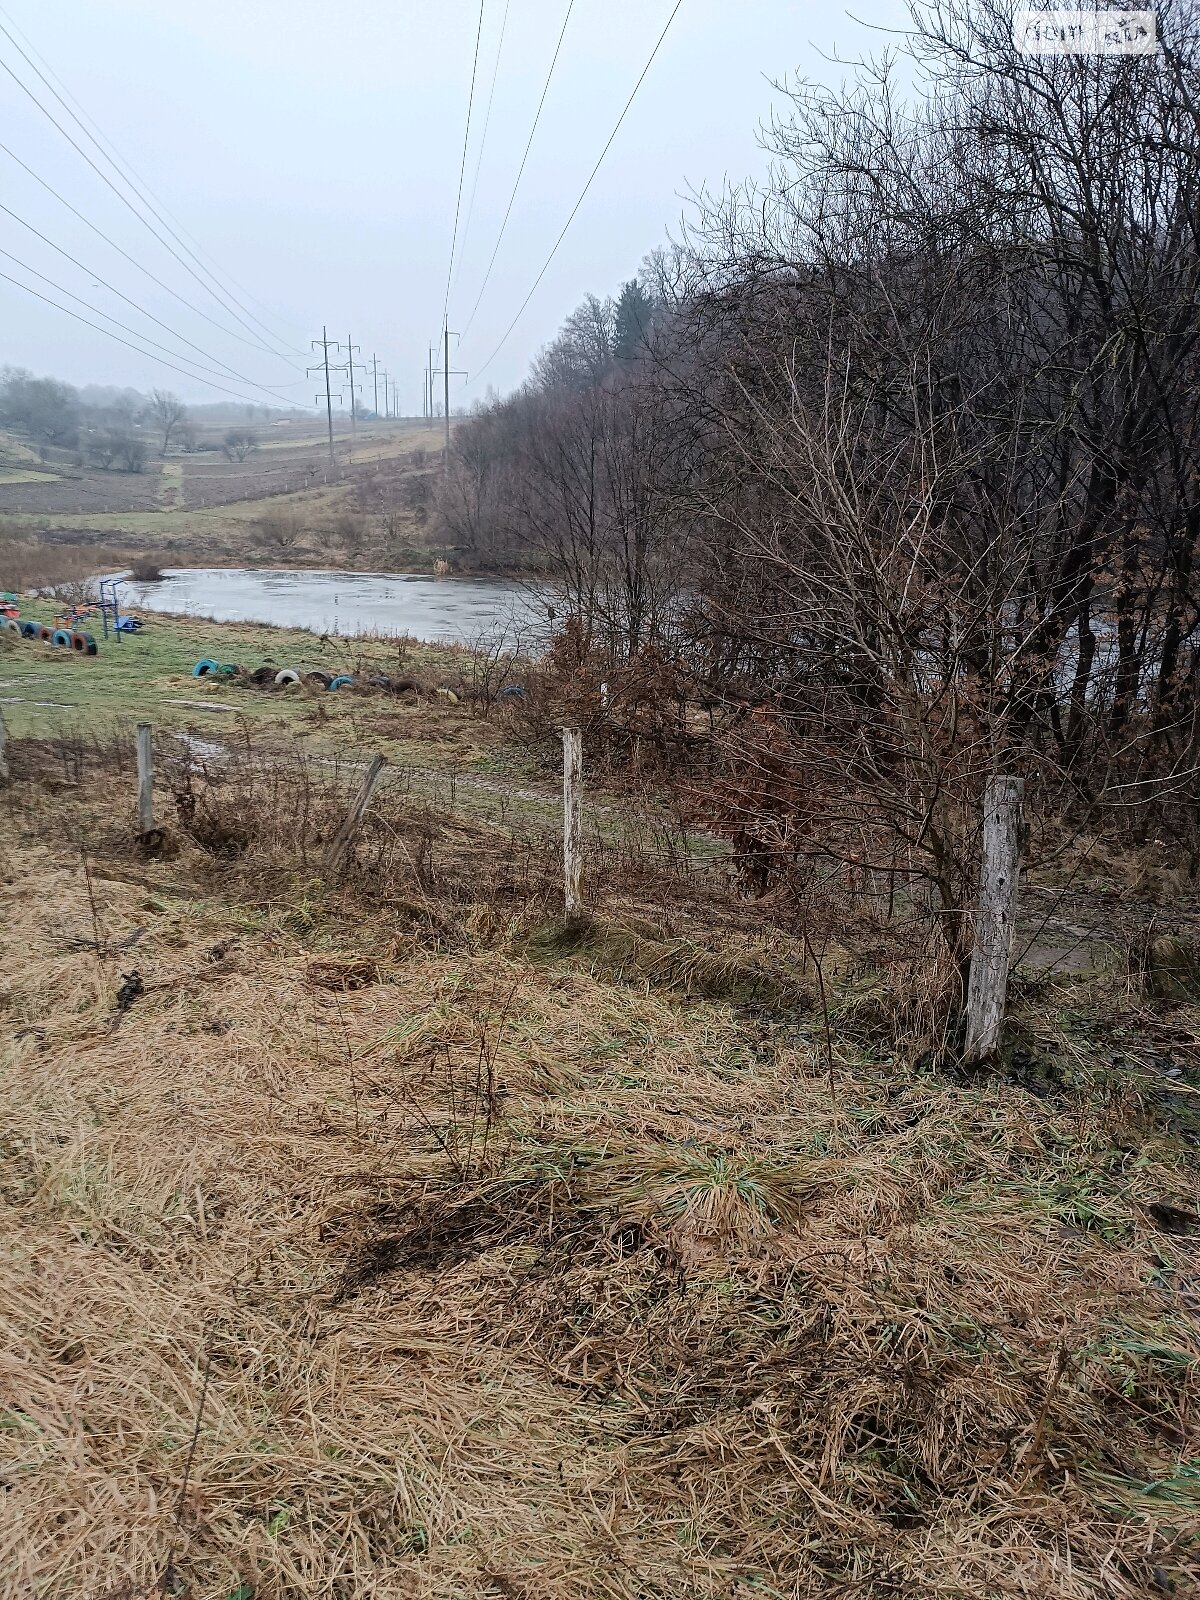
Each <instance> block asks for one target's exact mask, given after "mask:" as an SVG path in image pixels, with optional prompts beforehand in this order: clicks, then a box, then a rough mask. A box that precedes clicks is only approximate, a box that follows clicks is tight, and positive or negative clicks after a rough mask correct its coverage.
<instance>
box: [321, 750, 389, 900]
mask: <svg viewBox="0 0 1200 1600" xmlns="http://www.w3.org/2000/svg"><path fill="white" fill-rule="evenodd" d="M386 766H387V757H386V756H380V755H375V756H372V757H371V765H370V766H369V767H368V768H367V771H366V775H365V776H364V778H363V781H362V783H361V784H360V785H359V788H358V793H357V794H356V795H355V796H354V799H353V800H352V801H351V803H350V809H349V811H347V813H346V820H345V821H344V822H343V823H342V825H341V827H340V828H339V829H338V831H337V833H336V834H335V835H334V837H333V841H332V843H331V844H330V846H329V848H328V850H326V852H325V866H326V869H327V870H328V871H330V872H336V871H337V870H338V868H339V867H340V866H341V864H342V862H343V861H344V860H345V859H346V852H347V851H348V850H349V848H350V846H351V844H352V843H353V842H354V835H355V834H356V833H357V832H358V829H359V825H360V823H361V822H362V819H363V817H364V816H365V815H366V810H367V807H368V806H369V805H370V804H371V796H372V795H373V794H374V793H375V785H376V784H377V783H378V782H379V775H380V773H381V772H382V771H383V769H384V767H386Z"/></svg>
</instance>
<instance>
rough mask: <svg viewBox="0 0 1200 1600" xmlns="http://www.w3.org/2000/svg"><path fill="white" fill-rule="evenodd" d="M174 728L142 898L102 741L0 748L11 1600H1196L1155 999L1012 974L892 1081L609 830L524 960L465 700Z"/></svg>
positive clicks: (32, 740)
mask: <svg viewBox="0 0 1200 1600" xmlns="http://www.w3.org/2000/svg"><path fill="white" fill-rule="evenodd" d="M264 631H265V630H257V632H258V633H259V634H260V635H261V634H263V633H264ZM248 632H249V630H243V636H242V644H243V645H244V644H245V635H246V634H248ZM190 642H194V641H190ZM285 648H286V649H291V650H292V651H293V653H294V651H295V649H296V648H297V645H296V641H292V640H289V641H288V642H287V643H286V646H285ZM180 653H181V655H182V653H183V646H182V644H181V645H180ZM270 653H272V654H274V655H277V656H278V655H279V653H280V651H279V649H275V650H274V651H271V652H270ZM10 661H11V656H6V657H5V658H4V659H3V660H2V661H0V676H7V672H8V667H9V663H10ZM79 665H80V666H81V667H82V665H83V664H82V663H80V664H79ZM421 665H422V671H423V672H424V674H425V676H426V677H427V678H429V679H431V680H432V679H435V678H437V677H438V676H439V675H440V676H441V677H442V678H445V679H448V677H449V673H450V671H451V665H450V664H448V663H447V662H445V661H443V662H442V663H441V665H439V663H438V660H437V658H436V653H433V652H430V653H428V654H427V655H426V656H425V657H424V658H423V660H422V663H421ZM453 670H455V671H457V672H458V673H459V674H460V675H461V671H462V663H461V659H459V660H457V661H456V662H454V663H453ZM173 675H174V680H173V682H172V681H171V680H172V677H173ZM187 685H188V680H187V679H186V678H185V677H184V675H183V667H182V665H181V664H180V663H176V664H175V665H174V666H172V665H171V664H170V663H169V662H164V661H163V660H162V659H161V652H160V658H159V659H158V661H157V664H156V665H155V667H154V672H153V673H152V674H149V673H148V675H147V679H146V687H145V688H143V689H141V690H139V691H138V693H139V694H141V695H143V696H144V698H143V699H141V700H139V702H138V705H139V709H141V708H142V707H143V706H144V707H145V708H146V709H147V710H151V711H152V714H153V715H154V716H155V720H156V722H158V723H159V725H160V733H159V735H158V739H157V752H158V766H157V774H158V791H157V795H156V806H157V820H158V821H159V822H160V823H161V825H162V828H163V838H162V840H161V841H158V842H157V843H156V844H155V845H154V847H153V849H152V850H151V851H150V852H149V853H147V852H146V851H144V850H142V849H141V848H140V847H139V846H138V844H137V843H136V841H135V839H134V831H133V825H132V817H133V796H134V774H133V758H132V750H131V745H130V739H129V733H128V726H129V716H128V712H127V713H126V718H125V721H124V730H125V731H123V732H117V733H115V734H113V735H111V736H110V735H109V734H108V733H107V732H106V731H105V730H104V726H103V724H104V720H105V719H104V718H101V717H98V716H94V717H92V718H91V721H90V726H89V725H86V724H85V723H84V722H82V721H81V720H80V719H79V715H78V713H77V712H75V713H55V714H54V715H55V716H61V717H62V719H63V720H62V721H61V723H60V724H58V725H56V724H55V723H54V722H53V721H51V720H50V719H49V718H44V719H43V720H42V721H41V722H40V724H36V725H35V724H34V723H33V722H32V721H28V722H24V723H22V725H21V727H20V729H19V731H15V732H14V737H13V739H12V741H11V744H10V750H9V755H10V760H11V769H12V781H11V783H10V784H9V786H8V787H7V789H6V790H5V793H4V796H3V805H2V806H0V862H2V864H3V888H2V893H3V898H4V905H3V913H2V914H3V917H4V922H5V926H7V927H8V928H9V930H10V933H12V932H15V931H16V930H19V936H18V937H14V938H10V940H9V941H8V945H7V948H6V959H5V973H4V977H3V980H2V993H0V1023H2V1026H3V1033H4V1043H3V1055H2V1057H0V1062H2V1069H0V1096H2V1099H3V1124H4V1129H5V1133H4V1141H3V1145H2V1147H0V1218H2V1224H3V1230H4V1236H5V1239H6V1241H7V1249H6V1250H5V1252H4V1253H3V1255H2V1256H0V1315H2V1316H3V1319H4V1334H5V1337H4V1339H3V1341H2V1345H0V1350H2V1353H0V1393H2V1394H3V1404H4V1407H5V1410H4V1413H3V1422H4V1427H3V1429H2V1430H0V1476H2V1479H3V1482H4V1485H5V1489H6V1493H5V1497H4V1513H3V1519H2V1520H0V1568H2V1570H4V1571H5V1572H6V1573H8V1574H9V1575H10V1583H11V1584H12V1589H11V1592H13V1593H14V1594H15V1593H21V1594H26V1593H30V1594H32V1593H37V1594H38V1595H40V1596H43V1597H57V1596H63V1597H65V1596H68V1595H71V1596H75V1595H82V1594H87V1595H96V1596H99V1595H106V1596H113V1597H115V1596H118V1595H120V1596H124V1597H128V1600H133V1597H134V1596H138V1597H147V1600H148V1597H149V1596H151V1595H153V1596H160V1597H161V1596H167V1595H173V1596H180V1595H185V1594H187V1595H191V1596H193V1597H194V1600H234V1597H237V1600H249V1597H250V1596H251V1595H261V1596H264V1597H265V1596H273V1595H280V1596H282V1595H301V1594H303V1595H316V1594H330V1595H343V1596H347V1597H349V1596H352V1595H353V1596H360V1595H367V1594H377V1595H380V1596H383V1595H402V1594H403V1595H408V1594H414V1595H415V1594H420V1595H424V1596H446V1597H449V1596H456V1597H458V1596H473V1597H474V1596H478V1597H481V1600H482V1597H485V1596H486V1597H489V1600H495V1597H503V1596H508V1597H521V1600H551V1597H562V1600H567V1597H568V1596H580V1595H587V1596H597V1597H599V1596H604V1597H617V1596H620V1597H628V1600H634V1597H638V1600H641V1597H644V1596H649V1595H657V1596H678V1597H681V1600H682V1597H684V1596H714V1597H715V1596H734V1595H745V1596H749V1595H753V1594H761V1595H768V1596H796V1597H800V1596H824V1595H839V1596H842V1595H846V1596H849V1595H854V1596H856V1597H864V1600H882V1597H885V1596H900V1595H905V1596H908V1595H918V1594H919V1595H922V1596H928V1597H934V1600H952V1597H953V1600H958V1597H963V1600H966V1597H968V1596H970V1597H972V1600H973V1597H977V1596H983V1595H986V1596H1005V1597H1008V1596H1012V1597H1014V1600H1015V1597H1017V1596H1022V1597H1028V1596H1034V1595H1036V1596H1039V1597H1042V1596H1045V1597H1055V1600H1058V1597H1061V1600H1084V1597H1087V1600H1098V1597H1100V1596H1105V1597H1107V1596H1122V1597H1133V1596H1138V1597H1142V1596H1144V1597H1146V1600H1149V1597H1151V1596H1161V1595H1163V1594H1176V1595H1178V1596H1183V1595H1187V1594H1191V1593H1193V1592H1195V1589H1196V1586H1197V1584H1198V1583H1200V1562H1198V1560H1197V1554H1196V1551H1197V1545H1196V1543H1195V1539H1196V1535H1197V1533H1198V1532H1200V1499H1198V1492H1197V1491H1198V1486H1200V1436H1198V1434H1197V1417H1196V1408H1195V1386H1196V1377H1197V1372H1198V1366H1197V1356H1198V1354H1200V1350H1198V1341H1197V1328H1198V1317H1200V1283H1198V1282H1197V1271H1196V1240H1195V1234H1196V1231H1197V1229H1198V1228H1200V1187H1198V1184H1197V1168H1196V1159H1195V1157H1196V1139H1197V1134H1198V1132H1200V1122H1198V1120H1197V1110H1196V1105H1197V1102H1196V1095H1197V1093H1200V1050H1198V1039H1197V1027H1198V1025H1200V1008H1198V1007H1197V1005H1196V1004H1195V1003H1194V1002H1191V1001H1183V1000H1171V999H1165V998H1157V999H1156V998H1154V997H1152V996H1151V995H1149V994H1147V993H1145V992H1144V991H1143V990H1142V989H1141V987H1140V986H1139V984H1138V982H1137V981H1136V980H1135V979H1132V978H1127V977H1126V976H1125V974H1124V972H1123V971H1119V970H1114V968H1113V967H1112V965H1111V964H1110V965H1109V966H1108V968H1107V969H1106V970H1097V969H1096V968H1093V967H1089V968H1088V969H1087V970H1081V971H1074V972H1072V971H1067V970H1064V968H1063V967H1061V966H1059V967H1052V968H1051V969H1050V970H1046V971H1043V972H1042V973H1041V974H1040V975H1039V974H1035V973H1033V972H1032V971H1025V972H1024V973H1023V974H1022V975H1019V979H1018V982H1017V984H1016V986H1015V987H1016V992H1015V995H1014V1012H1013V1016H1012V1018H1011V1021H1010V1038H1011V1047H1010V1049H1009V1051H1008V1053H1007V1054H1006V1056H1005V1059H1004V1060H1003V1061H1002V1062H1000V1063H998V1064H997V1065H996V1067H995V1068H994V1069H992V1070H990V1071H988V1072H986V1073H978V1074H975V1075H969V1074H965V1073H962V1072H960V1071H958V1070H957V1069H955V1068H954V1067H953V1066H952V1065H949V1064H947V1065H942V1066H937V1065H934V1064H932V1063H931V1062H930V1060H929V1059H928V1058H927V1057H924V1056H922V1055H921V1054H920V1053H919V1052H914V1051H913V1050H912V1049H911V1048H910V1047H909V1046H908V1045H906V1043H905V1030H904V1024H903V1011H904V1006H905V1003H906V996H905V992H904V988H903V982H904V980H903V976H902V973H900V975H899V976H898V975H897V974H898V972H899V969H898V968H897V967H896V966H895V964H894V963H893V964H892V965H889V964H888V962H887V960H886V959H885V958H884V955H883V954H882V953H881V952H880V950H879V949H876V951H875V952H874V953H872V952H870V951H868V950H862V949H853V948H850V947H849V946H845V945H844V946H841V947H838V948H836V949H835V948H834V947H832V946H830V947H828V948H826V951H825V956H824V958H823V964H822V965H820V966H816V965H814V960H813V952H812V951H811V949H809V948H807V947H806V945H805V943H804V942H803V941H802V940H801V939H800V937H799V936H798V933H797V931H796V930H795V929H794V927H791V926H789V923H788V918H787V914H786V907H784V906H783V905H781V904H773V903H772V902H771V900H770V899H769V897H768V898H767V899H764V900H759V901H752V900H751V901H748V900H746V899H743V898H741V897H739V896H738V895H736V894H734V893H733V891H732V888H731V885H730V880H729V877H728V874H727V871H726V865H725V863H724V862H723V861H722V860H721V859H720V858H712V857H709V858H706V857H705V856H704V853H703V852H702V851H701V852H700V853H699V854H695V853H692V854H689V851H688V849H687V848H686V846H685V844H684V843H683V842H681V841H677V842H676V846H675V847H674V848H672V849H668V848H667V847H666V844H665V842H664V838H663V837H662V836H659V837H658V838H657V839H656V838H655V837H654V835H653V834H652V832H651V830H649V829H648V828H647V827H646V826H644V825H639V819H640V818H644V817H645V815H646V812H647V805H648V803H650V802H651V801H652V800H653V796H652V795H651V794H649V792H647V794H645V795H641V796H629V795H625V796H622V794H621V793H619V792H616V791H610V792H607V793H602V794H599V795H597V796H596V797H595V799H594V802H593V805H592V808H591V815H592V817H593V820H594V821H596V820H597V819H601V820H600V821H598V823H597V826H596V827H595V829H594V832H593V833H592V834H590V835H589V845H588V871H587V880H586V881H587V894H588V904H589V912H590V920H589V921H588V922H587V923H586V924H585V925H583V926H580V927H574V928H565V927H564V926H563V923H562V917H561V869H560V866H559V862H558V858H557V845H556V838H555V830H556V828H557V826H558V813H557V802H556V793H555V779H554V768H553V745H552V743H551V744H547V743H546V742H545V741H544V740H543V741H542V742H540V743H539V742H538V740H537V739H536V738H531V735H530V729H529V725H528V723H527V721H523V720H522V719H523V717H524V715H525V713H524V712H523V711H522V710H521V708H520V706H519V705H518V706H517V707H516V708H515V709H513V710H511V711H502V710H497V711H495V712H494V713H493V714H492V715H491V716H489V717H488V718H486V719H484V718H482V717H481V716H480V715H479V714H478V712H477V711H476V710H473V709H472V708H471V706H470V705H468V704H466V703H463V704H455V703H452V702H451V701H449V700H447V699H446V698H445V697H442V698H440V699H439V698H436V697H434V696H432V695H431V694H429V695H416V694H409V695H407V696H405V697H402V698H400V699H396V700H391V701H388V700H385V699H380V698H379V697H375V698H371V697H369V696H366V695H364V696H362V697H360V698H358V699H356V700H355V699H351V698H350V697H347V699H346V701H345V702H344V704H343V705H341V706H339V707H336V708H332V709H331V708H330V707H329V705H328V704H327V701H328V700H330V699H333V700H336V699H337V696H333V697H328V696H327V697H326V699H325V700H320V699H317V698H311V697H305V696H302V695H299V696H298V697H287V696H275V697H273V698H272V697H267V698H268V700H269V701H270V704H271V706H272V708H273V709H272V710H271V711H270V713H269V714H268V713H267V712H263V713H262V715H261V716H258V717H248V718H245V719H237V721H236V730H237V731H236V733H235V732H233V731H227V729H226V723H225V721H224V719H222V718H221V717H219V716H212V717H196V718H194V719H193V721H194V722H195V721H201V722H203V723H204V726H203V727H198V728H195V727H194V728H193V730H192V733H191V735H190V743H189V742H188V741H183V740H180V739H178V738H176V737H174V736H173V735H172V734H171V732H170V730H169V728H167V727H165V726H164V725H163V722H162V721H160V719H164V720H165V718H166V716H167V712H166V709H165V702H166V701H167V700H169V699H171V698H185V697H186V696H187V694H188V693H189V692H190V691H189V690H188V687H187ZM172 687H174V688H178V689H179V690H180V691H181V692H180V694H179V695H178V696H172V695H169V694H167V693H166V691H167V690H168V689H171V688H172ZM194 692H195V694H196V696H197V698H201V699H202V698H203V697H204V696H205V695H209V696H212V697H214V699H216V698H221V697H224V698H225V699H226V700H230V699H232V698H233V697H235V696H237V695H238V694H239V692H241V691H239V690H238V689H237V688H235V687H233V686H225V687H223V688H221V687H217V686H210V685H208V684H207V683H204V684H201V685H200V686H199V687H198V688H196V689H195V690H194ZM155 697H157V698H155ZM285 706H286V707H287V709H286V710H285V709H284V707H285ZM8 709H9V708H6V710H8ZM11 709H12V710H13V711H15V710H16V709H17V708H16V707H13V708H11ZM178 714H179V715H180V717H181V720H186V712H185V711H179V713H178ZM331 717H332V718H333V720H332V721H331V720H330V718H331ZM230 720H231V721H232V720H234V719H232V718H231V719H230ZM213 724H216V725H217V729H218V730H219V731H214V726H213ZM384 740H388V741H390V742H389V743H388V744H387V745H386V748H388V749H389V750H390V751H391V753H392V755H393V760H392V763H391V767H390V768H389V772H390V774H391V781H390V782H388V783H386V784H385V785H384V787H383V788H381V789H380V791H379V792H378V793H377V795H376V798H375V800H374V801H373V803H372V807H371V810H370V812H369V813H368V818H367V822H366V824H365V826H364V829H363V832H362V834H361V836H360V838H359V842H358V844H357V846H356V849H355V852H354V854H353V856H352V858H351V860H350V861H349V863H348V864H347V866H346V867H345V869H344V870H343V871H340V872H332V871H331V870H330V869H329V867H328V866H327V865H326V863H325V857H324V852H325V849H326V847H327V844H328V841H329V839H330V837H331V835H332V833H333V831H334V829H335V827H336V825H337V823H338V821H339V820H340V818H341V817H342V815H343V812H344V809H345V806H346V804H347V800H348V796H349V793H350V790H351V788H352V787H353V786H354V785H355V784H356V783H357V782H358V778H359V776H360V771H361V763H362V762H363V761H365V759H366V756H367V755H368V754H369V753H370V751H371V750H373V749H375V748H379V747H383V742H384ZM450 752H452V754H450ZM421 774H425V775H427V777H430V776H431V777H432V780H433V781H424V782H422V781H421ZM472 776H473V777H474V778H475V779H476V780H477V782H478V784H479V785H481V786H482V785H483V784H485V783H486V784H488V785H490V790H491V794H492V799H493V803H492V804H490V805H489V806H486V807H484V806H481V805H477V804H475V803H474V800H473V798H472V791H471V789H470V786H469V783H468V781H467V780H469V779H470V778H471V777H472ZM439 777H440V780H441V781H436V780H437V779H438V778H439ZM480 792H482V790H481V789H476V790H475V791H474V794H475V796H478V794H479V793H480ZM522 800H524V802H525V804H524V805H523V806H522V805H521V804H520V803H519V802H521V801H522Z"/></svg>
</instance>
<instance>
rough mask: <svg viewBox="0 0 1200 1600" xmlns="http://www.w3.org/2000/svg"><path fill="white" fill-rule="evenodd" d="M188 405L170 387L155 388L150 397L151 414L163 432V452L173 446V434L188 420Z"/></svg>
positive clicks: (164, 453)
mask: <svg viewBox="0 0 1200 1600" xmlns="http://www.w3.org/2000/svg"><path fill="white" fill-rule="evenodd" d="M187 414H188V413H187V407H186V406H185V405H184V404H183V402H182V400H180V399H179V397H178V396H177V395H173V394H172V393H171V392H170V390H169V389H155V391H154V393H153V395H152V396H151V399H150V415H151V416H152V417H153V418H154V421H155V423H156V424H157V426H158V430H159V432H160V433H161V434H162V453H163V455H164V456H165V455H166V453H167V451H168V450H169V449H170V448H171V436H172V435H173V434H174V433H175V431H176V429H177V428H180V427H182V426H183V424H184V423H185V422H186V421H187Z"/></svg>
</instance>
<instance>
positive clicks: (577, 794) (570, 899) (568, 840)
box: [562, 728, 583, 922]
mask: <svg viewBox="0 0 1200 1600" xmlns="http://www.w3.org/2000/svg"><path fill="white" fill-rule="evenodd" d="M562 737H563V881H564V885H565V889H566V896H565V898H566V912H567V921H568V922H575V921H578V919H579V918H580V917H582V916H583V734H582V733H581V732H580V731H579V729H578V728H564V729H563V731H562Z"/></svg>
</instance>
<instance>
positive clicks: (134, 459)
mask: <svg viewBox="0 0 1200 1600" xmlns="http://www.w3.org/2000/svg"><path fill="white" fill-rule="evenodd" d="M112 441H113V456H114V458H115V460H116V462H117V464H118V466H119V467H120V468H121V471H122V472H141V471H142V470H143V468H144V467H145V465H146V441H145V440H144V439H135V438H134V436H133V434H131V433H114V434H113V435H112Z"/></svg>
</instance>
